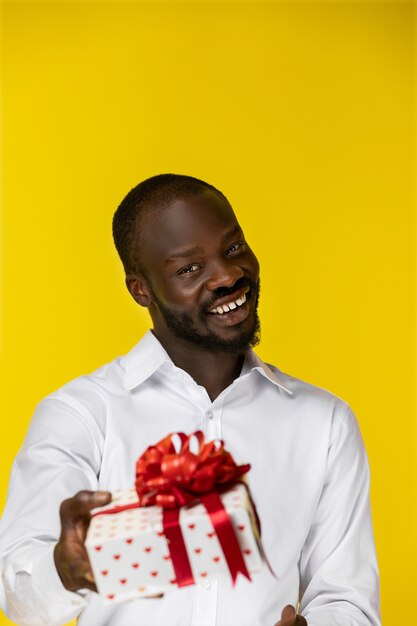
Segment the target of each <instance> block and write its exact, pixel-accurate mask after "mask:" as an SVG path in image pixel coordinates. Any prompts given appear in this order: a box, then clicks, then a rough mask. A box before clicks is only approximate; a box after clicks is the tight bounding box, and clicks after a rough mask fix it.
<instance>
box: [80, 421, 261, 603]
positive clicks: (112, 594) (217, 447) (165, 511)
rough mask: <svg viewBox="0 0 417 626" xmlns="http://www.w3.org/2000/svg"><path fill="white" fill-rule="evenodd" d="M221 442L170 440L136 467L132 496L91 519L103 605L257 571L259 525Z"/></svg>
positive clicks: (116, 496)
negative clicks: (105, 601)
mask: <svg viewBox="0 0 417 626" xmlns="http://www.w3.org/2000/svg"><path fill="white" fill-rule="evenodd" d="M249 469H250V465H236V463H235V462H234V460H233V458H232V456H231V455H230V453H229V452H227V451H226V450H225V448H224V443H223V441H211V442H208V443H206V442H205V441H204V435H203V433H202V432H201V431H197V432H195V433H192V434H191V435H188V436H187V435H184V433H171V434H170V435H168V436H167V437H165V438H164V439H162V440H161V441H159V442H158V443H157V444H155V445H153V446H149V447H148V448H147V450H146V451H145V452H144V454H142V456H141V457H140V458H139V459H138V461H137V464H136V482H135V489H130V490H127V491H117V492H114V493H113V494H112V501H111V502H110V504H107V505H105V506H104V507H100V508H99V509H96V510H95V511H93V512H92V519H91V521H90V526H89V529H88V533H87V537H86V549H87V552H88V556H89V559H90V562H91V566H92V570H93V574H94V577H95V581H96V585H97V589H98V591H99V593H100V594H101V595H102V596H103V597H104V598H105V599H106V600H107V601H108V602H117V601H123V600H130V599H133V598H137V597H141V596H144V597H146V596H151V595H155V594H160V593H166V592H167V591H172V590H174V589H176V588H178V587H183V586H186V585H192V584H196V583H198V582H201V581H205V580H210V579H215V578H218V577H221V576H226V577H229V578H230V579H231V581H232V583H233V584H234V583H235V582H236V579H237V576H238V575H239V573H240V574H242V575H244V576H246V578H248V579H249V580H251V577H250V574H251V573H255V572H257V571H258V570H260V569H261V568H262V561H263V559H262V550H261V545H260V530H259V521H258V518H257V515H256V511H255V509H254V506H253V503H252V500H251V498H250V495H249V490H248V487H247V485H246V483H245V482H244V481H243V479H242V477H243V475H244V474H245V473H246V472H247V471H248V470H249Z"/></svg>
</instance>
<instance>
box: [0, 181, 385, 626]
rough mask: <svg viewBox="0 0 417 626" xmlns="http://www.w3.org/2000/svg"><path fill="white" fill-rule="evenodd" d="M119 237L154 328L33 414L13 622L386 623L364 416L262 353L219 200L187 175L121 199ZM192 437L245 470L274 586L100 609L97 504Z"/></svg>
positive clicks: (22, 485)
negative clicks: (95, 561) (146, 462)
mask: <svg viewBox="0 0 417 626" xmlns="http://www.w3.org/2000/svg"><path fill="white" fill-rule="evenodd" d="M113 234H114V240H115V244H116V248H117V250H118V252H119V255H120V257H121V260H122V262H123V265H124V269H125V272H126V285H127V288H128V290H129V292H130V294H131V295H132V297H133V298H134V299H135V301H136V302H137V303H138V304H139V305H140V306H143V307H146V308H147V309H148V310H149V313H150V317H151V319H152V324H153V329H152V331H149V332H148V333H147V334H146V335H145V336H144V337H143V338H142V339H141V340H140V341H139V343H138V344H137V345H136V346H135V347H134V348H133V349H132V350H131V351H130V352H129V353H128V354H127V355H125V356H124V357H121V358H118V359H116V360H115V361H114V362H112V363H110V364H108V365H106V366H104V367H102V368H100V369H99V370H97V371H96V372H94V373H93V374H90V375H88V376H81V377H79V378H77V379H76V380H74V381H72V382H70V383H68V384H67V385H65V386H64V387H63V388H61V389H59V390H58V391H56V392H54V393H52V394H50V395H49V396H48V397H47V398H45V399H44V400H43V401H42V402H41V403H40V405H39V406H38V407H37V409H36V413H35V416H34V418H33V421H32V424H31V427H30V430H29V432H28V435H27V437H26V439H25V442H24V445H23V447H22V450H21V451H20V453H19V455H18V457H17V459H16V462H15V465H14V468H13V476H12V481H11V488H10V493H9V499H8V504H7V507H6V511H5V514H4V516H3V521H2V528H1V532H2V539H1V550H2V570H3V580H4V587H5V596H6V605H5V610H6V612H7V613H8V615H9V616H10V617H11V619H13V620H14V621H15V622H16V623H18V624H22V626H37V625H38V624H39V625H40V624H49V625H50V626H55V625H56V626H57V625H58V624H64V623H66V622H67V621H69V620H70V619H72V618H74V617H77V616H78V617H79V624H80V625H81V626H105V625H111V626H131V625H132V626H133V625H134V624H135V625H140V624H143V626H185V625H190V626H216V625H217V626H234V625H236V626H273V625H274V624H277V626H296V625H298V626H300V625H304V626H305V625H306V624H308V626H380V617H379V597H378V570H377V562H376V556H375V548H374V542H373V534H372V525H371V515H370V507H369V470H368V464H367V458H366V453H365V450H364V446H363V442H362V438H361V435H360V431H359V428H358V424H357V421H356V419H355V416H354V415H353V413H352V411H351V409H350V408H349V406H348V405H347V404H346V403H345V402H344V401H343V400H341V399H339V398H337V397H336V396H334V395H333V394H331V393H329V392H327V391H325V390H323V389H320V388H318V387H314V386H313V385H310V384H308V383H305V382H303V381H301V380H299V379H297V378H294V377H292V376H289V375H287V374H284V373H283V372H281V371H280V370H278V369H277V368H276V367H274V366H271V365H267V364H266V363H264V362H263V361H262V360H261V359H260V358H259V357H257V356H256V354H255V353H254V352H253V350H252V348H253V347H254V346H255V345H256V344H257V343H258V341H259V328H260V325H259V319H258V313H257V304H258V298H259V264H258V262H257V259H256V257H255V255H254V253H253V252H252V250H251V249H250V247H249V244H248V242H247V241H246V239H245V236H244V234H243V232H242V229H241V227H240V226H239V223H238V221H237V218H236V216H235V214H234V212H233V210H232V207H231V206H230V204H229V202H228V200H227V199H226V197H225V196H224V195H223V194H222V193H221V192H220V191H218V190H217V189H215V188H214V187H212V186H211V185H209V184H207V183H205V182H203V181H201V180H198V179H196V178H193V177H189V176H178V175H173V174H164V175H160V176H155V177H153V178H150V179H148V180H146V181H144V182H142V183H140V184H139V185H138V186H137V187H135V188H134V189H132V190H131V191H130V192H129V194H128V195H127V196H126V198H125V199H124V200H123V201H122V203H121V204H120V206H119V208H118V210H117V211H116V213H115V216H114V220H113ZM197 429H201V430H202V431H203V432H204V433H205V435H206V438H208V439H216V438H222V439H224V441H225V444H226V446H227V448H228V449H229V450H230V452H231V453H232V454H233V456H234V458H235V459H236V461H237V462H238V463H246V462H248V463H250V464H251V466H252V469H251V471H250V472H249V474H248V482H249V485H250V489H251V492H252V495H253V499H254V501H255V504H256V506H257V509H258V513H259V516H260V519H261V523H262V539H263V545H264V549H265V552H266V554H267V556H268V559H269V561H270V563H271V566H272V570H273V571H274V573H275V576H274V575H272V573H271V572H270V570H269V569H268V568H264V569H263V571H262V572H260V573H259V574H256V575H254V576H253V581H252V582H249V581H247V580H246V579H243V578H241V579H239V580H238V582H237V585H236V587H235V588H232V587H231V585H230V583H229V581H228V580H226V579H219V580H217V581H214V582H208V581H206V582H203V583H198V584H196V585H195V586H192V587H184V588H182V589H179V590H176V591H175V592H172V593H169V594H166V595H165V596H162V597H155V598H152V599H146V600H144V599H141V600H136V601H133V602H129V603H125V604H120V605H109V604H104V603H103V601H102V599H101V597H100V596H98V595H97V594H96V593H95V590H96V587H95V581H94V578H93V575H92V571H91V568H90V564H89V561H88V558H87V554H86V551H85V548H84V538H85V534H86V530H87V527H88V524H89V519H90V511H91V509H92V508H94V507H95V506H98V505H101V504H104V503H107V502H109V500H110V492H111V491H112V490H115V489H120V488H126V487H128V486H130V485H131V484H132V472H133V468H134V465H135V460H136V458H137V457H138V456H139V455H140V454H141V453H142V452H143V450H144V449H145V448H146V447H147V446H149V445H151V444H153V443H155V442H156V441H158V440H160V439H161V438H163V437H164V436H166V435H167V434H168V433H169V432H172V431H183V432H186V433H191V432H193V431H195V430H197ZM34 494H36V498H34ZM62 501H63V502H62ZM61 502H62V504H61ZM60 504H61V507H60ZM59 510H60V516H59ZM296 609H298V610H296Z"/></svg>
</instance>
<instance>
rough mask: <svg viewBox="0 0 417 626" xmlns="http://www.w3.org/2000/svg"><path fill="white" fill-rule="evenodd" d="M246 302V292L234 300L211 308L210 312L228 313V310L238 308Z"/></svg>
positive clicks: (216, 313)
mask: <svg viewBox="0 0 417 626" xmlns="http://www.w3.org/2000/svg"><path fill="white" fill-rule="evenodd" d="M245 302H246V293H244V294H243V295H242V296H240V297H239V298H237V299H236V300H231V301H230V302H227V303H225V304H221V305H219V306H218V307H216V308H215V309H211V311H210V313H212V314H213V315H224V314H225V313H229V312H230V311H234V310H235V309H238V308H239V307H241V306H242V305H243V304H245Z"/></svg>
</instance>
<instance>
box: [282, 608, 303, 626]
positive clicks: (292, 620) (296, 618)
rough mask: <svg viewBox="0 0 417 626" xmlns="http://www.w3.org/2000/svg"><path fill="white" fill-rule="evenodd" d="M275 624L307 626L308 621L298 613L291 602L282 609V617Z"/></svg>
mask: <svg viewBox="0 0 417 626" xmlns="http://www.w3.org/2000/svg"><path fill="white" fill-rule="evenodd" d="M275 626H307V621H306V619H305V618H304V617H302V616H301V615H297V613H296V612H295V609H294V607H293V606H291V604H288V605H287V606H286V607H284V608H283V609H282V613H281V619H280V620H279V622H277V623H276V624H275Z"/></svg>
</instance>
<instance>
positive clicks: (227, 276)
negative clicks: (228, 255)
mask: <svg viewBox="0 0 417 626" xmlns="http://www.w3.org/2000/svg"><path fill="white" fill-rule="evenodd" d="M244 275H245V273H244V271H243V270H242V268H241V267H239V265H236V264H235V263H233V262H232V261H231V260H230V259H221V260H218V261H216V262H215V263H212V264H211V267H210V274H209V276H208V278H207V280H206V288H207V289H208V291H216V289H219V288H220V287H228V288H230V287H233V285H234V284H235V283H236V282H237V281H238V280H239V278H242V276H244Z"/></svg>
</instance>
